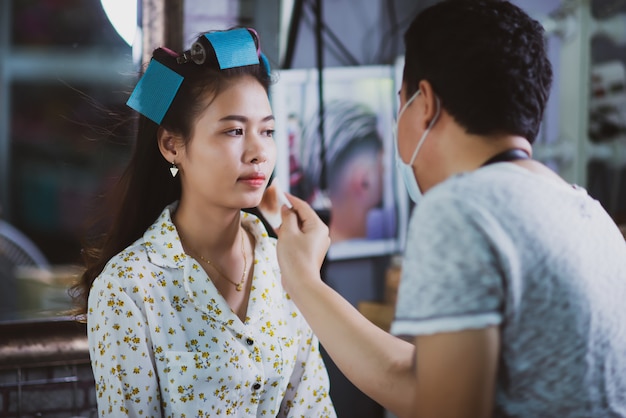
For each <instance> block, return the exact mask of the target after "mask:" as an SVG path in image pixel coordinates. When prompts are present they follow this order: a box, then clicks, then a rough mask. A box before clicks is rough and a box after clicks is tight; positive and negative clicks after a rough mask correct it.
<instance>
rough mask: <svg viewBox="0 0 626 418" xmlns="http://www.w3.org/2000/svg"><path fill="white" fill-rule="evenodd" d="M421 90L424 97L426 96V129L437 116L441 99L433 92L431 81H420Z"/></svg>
mask: <svg viewBox="0 0 626 418" xmlns="http://www.w3.org/2000/svg"><path fill="white" fill-rule="evenodd" d="M419 89H420V92H421V94H422V96H424V101H423V103H424V119H423V120H424V123H425V127H426V126H428V124H429V123H430V121H431V120H433V118H434V117H435V115H436V114H437V106H439V103H437V102H438V100H439V99H438V98H437V95H436V94H435V91H434V90H433V86H432V85H431V84H430V82H429V81H427V80H422V81H420V83H419ZM425 127H424V128H425Z"/></svg>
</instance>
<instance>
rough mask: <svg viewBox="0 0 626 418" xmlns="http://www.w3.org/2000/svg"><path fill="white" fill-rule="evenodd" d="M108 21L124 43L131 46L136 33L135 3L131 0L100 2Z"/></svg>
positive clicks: (102, 0) (103, 0)
mask: <svg viewBox="0 0 626 418" xmlns="http://www.w3.org/2000/svg"><path fill="white" fill-rule="evenodd" d="M100 3H102V8H103V9H104V12H105V13H106V15H107V17H108V18H109V21H110V22H111V24H112V25H113V27H114V28H115V30H116V31H117V33H119V35H120V36H121V37H122V39H124V41H126V43H127V44H128V45H132V44H133V41H134V40H135V34H136V33H137V2H136V1H133V0H130V1H129V0H100Z"/></svg>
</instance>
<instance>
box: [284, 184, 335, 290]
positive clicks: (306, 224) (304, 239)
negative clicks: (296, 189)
mask: <svg viewBox="0 0 626 418" xmlns="http://www.w3.org/2000/svg"><path fill="white" fill-rule="evenodd" d="M287 197H288V199H289V201H290V202H291V204H292V205H293V208H291V209H290V208H287V206H283V207H282V208H281V215H282V218H283V222H282V225H281V226H280V228H278V230H277V231H276V233H277V235H278V243H277V252H278V264H279V265H280V269H281V275H282V280H283V285H284V286H285V288H286V289H287V291H289V288H290V287H292V286H297V281H298V280H308V279H312V278H313V279H317V280H319V279H320V269H321V267H322V262H323V261H324V257H325V256H326V252H327V251H328V248H329V246H330V237H329V235H328V226H326V224H325V223H324V222H323V221H322V220H321V219H320V218H319V217H318V216H317V214H316V213H315V211H314V210H313V209H312V208H311V206H309V204H308V203H306V202H305V201H304V200H301V199H298V198H297V197H295V196H293V195H287Z"/></svg>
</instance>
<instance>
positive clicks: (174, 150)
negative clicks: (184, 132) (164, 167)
mask: <svg viewBox="0 0 626 418" xmlns="http://www.w3.org/2000/svg"><path fill="white" fill-rule="evenodd" d="M157 142H158V144H159V151H161V155H163V158H165V159H166V160H167V161H168V162H170V163H171V164H176V163H177V161H178V160H179V157H180V152H181V146H182V143H183V141H182V139H181V138H180V136H179V135H176V134H174V133H173V132H171V131H168V130H167V129H165V128H163V127H161V126H160V127H159V130H158V131H157Z"/></svg>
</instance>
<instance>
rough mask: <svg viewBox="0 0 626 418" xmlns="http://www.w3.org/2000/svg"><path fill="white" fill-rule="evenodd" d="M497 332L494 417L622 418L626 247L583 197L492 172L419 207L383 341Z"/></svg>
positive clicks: (515, 170)
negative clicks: (490, 328)
mask: <svg viewBox="0 0 626 418" xmlns="http://www.w3.org/2000/svg"><path fill="white" fill-rule="evenodd" d="M494 325H497V326H499V328H500V333H501V350H500V356H501V358H500V361H499V368H498V377H497V384H496V406H495V408H494V416H495V417H532V418H538V417H559V418H563V417H626V243H625V242H624V238H623V236H622V235H621V234H620V232H619V229H618V228H617V227H616V225H615V223H614V222H613V220H612V219H611V218H610V217H609V215H608V214H607V213H606V212H605V210H604V209H603V208H602V207H601V205H600V204H599V203H598V202H597V201H595V200H593V199H592V198H591V197H589V196H588V195H587V192H586V191H585V190H584V189H582V188H579V187H575V186H568V185H564V184H562V183H560V182H558V181H555V180H552V179H548V178H546V177H543V176H539V175H536V174H533V173H531V172H529V171H527V170H525V169H523V168H521V167H518V166H516V165H514V164H510V163H501V164H493V165H490V166H487V167H483V168H481V169H479V170H476V171H474V172H471V173H466V174H462V175H458V176H455V177H453V178H451V179H449V180H447V181H445V182H443V183H441V184H440V185H438V186H436V187H435V188H433V189H432V190H431V191H430V192H429V193H428V194H427V195H426V196H425V197H424V199H423V200H422V201H421V202H420V204H419V205H418V206H417V207H416V209H415V211H414V213H413V215H412V217H411V221H410V225H409V232H408V238H407V246H406V252H405V257H404V262H403V267H402V279H401V284H400V288H399V292H398V303H397V308H396V318H395V320H394V322H393V325H392V329H391V332H392V333H394V334H396V335H403V336H415V335H423V334H433V333H440V332H453V331H458V330H464V329H479V328H484V327H488V326H494ZM417 367H419V365H417Z"/></svg>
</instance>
